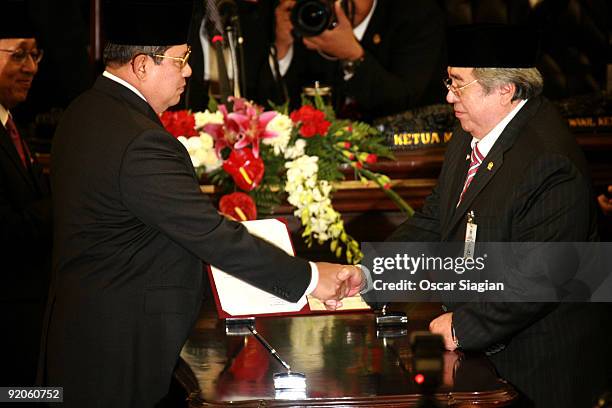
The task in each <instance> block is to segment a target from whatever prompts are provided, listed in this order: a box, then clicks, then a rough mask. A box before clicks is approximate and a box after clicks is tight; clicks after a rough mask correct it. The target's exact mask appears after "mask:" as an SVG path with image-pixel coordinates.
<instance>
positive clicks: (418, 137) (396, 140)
mask: <svg viewBox="0 0 612 408" xmlns="http://www.w3.org/2000/svg"><path fill="white" fill-rule="evenodd" d="M452 135H453V133H452V132H444V135H443V137H442V138H441V137H440V134H439V133H438V132H421V133H395V134H394V135H393V145H394V146H431V145H438V144H442V143H446V142H448V141H449V140H450V139H451V137H452Z"/></svg>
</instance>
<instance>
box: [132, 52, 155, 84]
mask: <svg viewBox="0 0 612 408" xmlns="http://www.w3.org/2000/svg"><path fill="white" fill-rule="evenodd" d="M150 62H151V59H150V58H149V57H147V56H146V55H144V54H140V55H137V56H135V57H134V59H133V60H132V72H133V73H134V75H136V77H138V79H140V80H143V79H145V78H146V76H147V72H148V69H149V63H150Z"/></svg>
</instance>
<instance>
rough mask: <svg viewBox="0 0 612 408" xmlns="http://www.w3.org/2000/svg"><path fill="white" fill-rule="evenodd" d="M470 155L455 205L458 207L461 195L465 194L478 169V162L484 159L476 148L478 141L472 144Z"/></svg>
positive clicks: (461, 198)
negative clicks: (463, 181)
mask: <svg viewBox="0 0 612 408" xmlns="http://www.w3.org/2000/svg"><path fill="white" fill-rule="evenodd" d="M470 157H471V161H470V168H469V170H468V173H467V177H466V178H465V183H463V190H462V191H461V195H460V196H459V202H457V207H459V204H461V200H463V195H464V194H465V192H466V191H467V189H468V187H469V186H470V183H471V182H472V180H473V179H474V176H475V175H476V172H477V171H478V167H479V166H480V163H482V161H483V160H484V157H483V155H482V154H481V153H480V150H478V143H477V144H475V145H474V148H473V149H472V155H471V156H470Z"/></svg>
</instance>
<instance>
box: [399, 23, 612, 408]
mask: <svg viewBox="0 0 612 408" xmlns="http://www.w3.org/2000/svg"><path fill="white" fill-rule="evenodd" d="M536 52H537V39H536V37H535V36H533V35H532V34H531V33H530V32H529V31H528V30H524V29H523V30H521V29H518V28H515V27H509V26H491V25H489V26H467V27H463V28H458V29H456V30H454V31H453V32H452V33H451V34H450V35H449V64H450V67H449V68H448V79H447V82H446V84H447V87H448V94H447V97H446V98H447V101H448V102H449V103H450V104H452V105H453V108H454V111H455V116H456V117H457V118H458V120H459V122H460V128H458V129H456V130H455V132H454V134H453V139H452V141H451V142H450V144H449V146H448V149H447V152H446V155H445V160H444V165H443V167H442V171H441V174H440V177H439V179H438V184H437V186H436V187H435V189H434V191H433V192H432V194H431V196H429V197H428V198H427V200H426V203H425V205H424V207H423V209H422V210H421V211H420V212H419V213H417V214H416V215H415V216H414V217H413V218H412V219H410V220H409V221H407V222H406V223H405V224H403V225H402V226H400V228H399V229H398V230H397V231H396V232H395V233H394V234H393V236H392V237H391V238H390V240H392V241H426V242H434V241H442V242H444V241H464V240H467V235H466V231H467V230H468V228H469V229H470V231H471V233H473V234H474V236H475V237H476V238H475V241H476V242H551V241H553V242H554V241H561V242H563V241H567V242H588V241H593V240H596V239H597V233H596V223H595V209H594V200H593V196H592V191H591V187H590V176H589V173H588V170H587V163H586V161H585V158H584V156H583V154H582V152H581V151H580V149H579V147H578V145H577V144H576V141H575V139H574V137H573V135H572V134H571V133H570V132H569V129H568V127H567V125H566V123H565V121H564V120H563V119H562V118H561V116H560V115H559V113H558V112H557V110H556V109H555V108H554V107H553V105H552V104H551V103H550V102H548V101H547V100H546V99H544V98H542V97H541V96H539V94H540V93H541V90H542V85H543V83H542V78H541V76H540V73H539V72H538V70H537V69H535V68H534V66H535V62H536ZM470 213H471V215H472V217H468V215H469V214H470ZM522 272H525V273H526V272H527V271H522ZM549 272H550V274H551V279H554V276H555V274H558V273H559V272H560V271H559V270H550V271H549ZM517 278H518V277H517ZM610 316H612V313H610V308H609V307H608V305H605V304H570V303H564V304H552V303H519V302H517V303H466V304H460V305H457V304H455V305H452V306H450V305H449V307H448V308H447V312H446V313H444V314H442V315H441V316H439V317H438V318H436V319H435V320H433V321H432V322H431V323H430V330H431V331H432V332H434V333H438V334H441V335H442V336H443V337H444V339H445V344H446V348H447V349H448V350H455V349H460V350H467V351H470V350H478V351H486V352H487V354H489V356H490V359H491V360H492V361H493V363H494V364H495V366H496V368H497V370H498V372H499V374H500V375H501V376H502V377H503V378H505V379H507V380H509V381H510V382H511V383H512V384H514V385H515V386H516V387H517V389H518V390H519V391H520V392H521V395H522V398H523V400H522V403H523V405H522V406H529V407H533V406H535V407H555V408H559V407H568V408H570V407H586V406H592V404H593V401H594V398H595V397H596V396H597V395H598V394H599V393H600V392H601V391H602V390H603V389H605V387H606V365H607V364H609V361H608V360H609V353H608V350H607V347H609V342H610V337H609V336H610V333H609V330H610V327H611V326H612V323H611V322H610Z"/></svg>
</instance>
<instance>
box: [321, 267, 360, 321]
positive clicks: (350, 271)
mask: <svg viewBox="0 0 612 408" xmlns="http://www.w3.org/2000/svg"><path fill="white" fill-rule="evenodd" d="M316 265H317V269H318V270H319V281H318V282H317V286H316V288H315V289H314V290H313V291H312V293H310V294H311V295H312V296H314V297H316V298H317V299H319V300H321V301H322V302H323V303H324V304H325V307H326V308H327V309H329V310H336V309H338V308H339V307H342V299H344V298H345V297H350V296H355V295H356V294H358V293H359V292H360V291H361V290H362V289H363V288H364V287H366V286H367V281H368V280H367V278H366V275H365V273H367V272H364V271H362V269H361V267H359V266H355V265H339V264H332V263H326V262H317V263H316Z"/></svg>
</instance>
